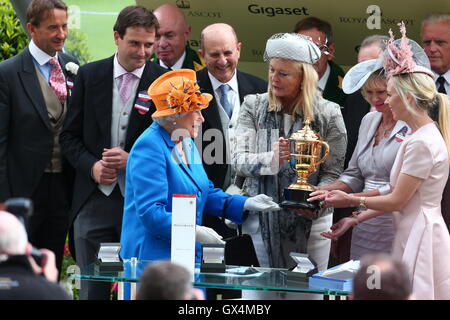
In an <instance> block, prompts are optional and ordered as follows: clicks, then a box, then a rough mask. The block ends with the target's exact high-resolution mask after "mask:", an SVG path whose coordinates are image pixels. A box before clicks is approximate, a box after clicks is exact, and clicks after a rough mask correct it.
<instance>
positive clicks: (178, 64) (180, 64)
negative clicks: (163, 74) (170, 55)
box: [159, 50, 186, 70]
mask: <svg viewBox="0 0 450 320" xmlns="http://www.w3.org/2000/svg"><path fill="white" fill-rule="evenodd" d="M185 57H186V50H184V52H183V54H182V55H181V57H180V59H178V60H177V62H175V64H174V65H173V66H171V67H170V69H172V70H178V69H181V68H182V67H183V62H184V58H185ZM159 65H160V66H161V67H163V68H166V69H169V67H168V66H167V65H166V64H165V63H164V62H163V61H162V60H161V59H160V60H159Z"/></svg>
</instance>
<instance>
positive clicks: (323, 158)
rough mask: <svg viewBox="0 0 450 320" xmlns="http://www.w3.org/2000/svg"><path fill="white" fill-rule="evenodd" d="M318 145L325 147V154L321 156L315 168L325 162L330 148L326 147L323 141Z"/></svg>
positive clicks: (326, 144)
mask: <svg viewBox="0 0 450 320" xmlns="http://www.w3.org/2000/svg"><path fill="white" fill-rule="evenodd" d="M320 143H321V144H323V145H324V146H325V154H324V155H323V157H322V159H320V160H319V161H317V162H316V167H317V166H319V164H321V163H322V162H324V161H325V160H327V158H328V155H329V154H330V146H329V145H328V143H326V142H325V141H320Z"/></svg>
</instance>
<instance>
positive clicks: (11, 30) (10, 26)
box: [0, 0, 28, 61]
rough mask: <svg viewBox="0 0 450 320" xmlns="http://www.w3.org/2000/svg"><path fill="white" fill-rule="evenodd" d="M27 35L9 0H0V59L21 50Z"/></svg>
mask: <svg viewBox="0 0 450 320" xmlns="http://www.w3.org/2000/svg"><path fill="white" fill-rule="evenodd" d="M27 44H28V37H27V34H26V33H25V30H24V29H23V28H22V25H21V24H20V20H19V18H17V16H16V13H15V12H14V9H13V6H12V5H11V3H10V2H9V0H1V1H0V61H3V60H6V59H8V58H10V57H13V56H15V55H16V54H18V53H19V52H21V51H22V50H23V49H24V48H25V47H26V46H27Z"/></svg>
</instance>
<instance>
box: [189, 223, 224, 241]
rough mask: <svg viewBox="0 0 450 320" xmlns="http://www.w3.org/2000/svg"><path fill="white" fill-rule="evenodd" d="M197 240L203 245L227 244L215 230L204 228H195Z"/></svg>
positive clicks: (197, 226)
mask: <svg viewBox="0 0 450 320" xmlns="http://www.w3.org/2000/svg"><path fill="white" fill-rule="evenodd" d="M195 240H197V241H198V242H200V243H201V244H225V241H223V240H222V236H221V235H220V234H218V233H217V232H215V231H214V230H213V229H211V228H208V227H204V226H199V225H196V226H195Z"/></svg>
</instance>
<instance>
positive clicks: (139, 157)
mask: <svg viewBox="0 0 450 320" xmlns="http://www.w3.org/2000/svg"><path fill="white" fill-rule="evenodd" d="M174 147H175V143H174V142H173V141H172V140H171V138H170V136H169V134H168V133H167V132H166V131H165V130H164V129H163V128H162V127H161V126H160V125H158V124H157V123H156V122H154V123H153V124H152V125H151V126H150V127H149V128H148V129H146V130H145V131H144V133H143V134H142V135H141V136H140V137H139V138H138V139H137V140H136V142H135V144H134V146H133V148H132V149H131V152H130V154H129V157H128V162H127V172H126V191H125V205H124V215H123V223H122V235H121V241H120V242H121V243H122V250H121V256H122V258H125V259H129V258H131V257H137V258H138V259H142V260H162V259H170V245H171V227H172V196H173V195H174V194H191V195H197V206H196V208H197V217H196V224H197V225H201V223H202V216H203V212H205V213H209V214H213V215H216V216H222V214H223V213H224V215H225V217H226V218H227V219H230V220H232V221H234V222H236V223H238V224H241V223H242V222H243V220H245V217H246V215H243V207H244V202H245V200H246V199H247V197H244V196H236V195H234V196H231V195H229V194H227V193H225V192H223V191H222V190H221V189H218V188H215V187H214V185H213V184H212V182H211V181H210V180H209V179H208V177H207V175H206V173H205V170H204V168H203V165H202V163H201V158H200V156H199V153H198V151H197V148H196V147H195V144H194V142H193V140H192V139H190V138H188V139H184V140H183V147H184V151H185V154H186V157H187V159H188V160H187V161H188V163H189V166H186V165H185V164H184V163H182V162H181V161H180V155H179V154H178V152H177V151H176V149H175V148H174ZM172 153H173V155H172ZM224 210H225V212H224ZM200 250H201V246H200V245H199V243H198V242H197V246H196V261H197V262H199V261H200V257H201V251H200Z"/></svg>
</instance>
